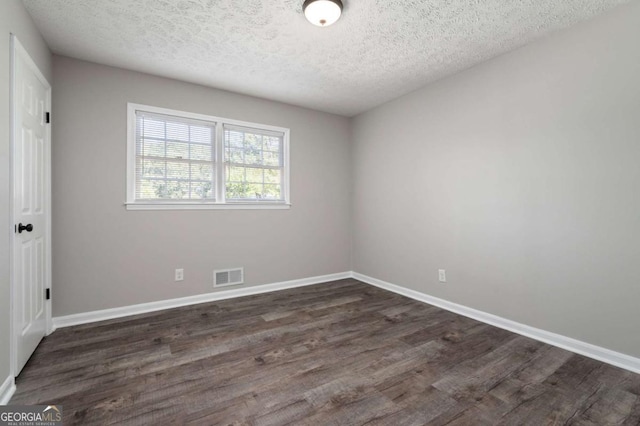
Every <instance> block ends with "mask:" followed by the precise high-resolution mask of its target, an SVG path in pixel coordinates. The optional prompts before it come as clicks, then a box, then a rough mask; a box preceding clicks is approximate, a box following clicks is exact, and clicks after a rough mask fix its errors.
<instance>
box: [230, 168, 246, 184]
mask: <svg viewBox="0 0 640 426" xmlns="http://www.w3.org/2000/svg"><path fill="white" fill-rule="evenodd" d="M226 175H227V180H229V181H233V182H244V167H227V174H226Z"/></svg>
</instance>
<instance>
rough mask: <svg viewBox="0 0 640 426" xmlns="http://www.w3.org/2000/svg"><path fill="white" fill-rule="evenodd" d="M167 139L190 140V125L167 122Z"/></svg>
mask: <svg viewBox="0 0 640 426" xmlns="http://www.w3.org/2000/svg"><path fill="white" fill-rule="evenodd" d="M167 139H168V140H176V141H189V126H188V125H187V124H183V123H172V122H170V121H169V122H167Z"/></svg>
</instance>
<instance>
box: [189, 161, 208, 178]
mask: <svg viewBox="0 0 640 426" xmlns="http://www.w3.org/2000/svg"><path fill="white" fill-rule="evenodd" d="M212 179H213V166H212V165H211V164H191V180H206V181H210V180H212Z"/></svg>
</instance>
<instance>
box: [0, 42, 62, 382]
mask: <svg viewBox="0 0 640 426" xmlns="http://www.w3.org/2000/svg"><path fill="white" fill-rule="evenodd" d="M10 50H11V52H10V57H11V59H10V63H11V89H10V93H9V98H10V101H9V102H10V117H11V118H10V125H9V132H10V138H9V139H10V155H11V160H10V165H9V185H10V194H11V195H10V198H9V209H10V213H9V217H10V218H11V223H9V224H8V225H9V226H10V227H11V229H13V227H14V226H15V223H16V222H15V219H16V218H15V211H14V208H15V205H14V204H15V203H14V200H15V193H14V182H15V175H14V173H15V167H14V165H15V161H16V158H15V144H16V128H17V127H16V124H17V123H16V105H15V103H16V102H17V93H16V84H15V81H16V78H15V77H16V76H15V71H16V70H15V68H16V54H17V53H18V52H19V53H20V55H22V57H23V59H24V60H25V62H26V63H27V65H29V67H30V68H31V70H32V71H33V72H34V73H35V75H36V77H37V78H38V80H40V82H41V83H42V84H43V86H44V87H45V89H46V91H47V98H46V107H45V109H46V110H47V111H49V112H51V84H49V82H48V81H47V79H46V78H45V76H44V75H43V74H42V72H41V71H40V69H39V68H38V66H37V65H36V63H35V62H34V61H33V59H32V58H31V55H29V52H27V50H26V49H25V48H24V47H23V46H22V44H21V43H20V41H19V40H18V37H17V36H16V35H15V34H11V43H10ZM45 138H46V141H45V149H44V177H45V180H46V184H45V188H44V191H45V193H44V204H45V210H46V211H45V223H46V228H47V229H46V233H45V238H46V240H47V241H46V245H45V251H46V255H45V271H44V281H45V282H44V285H45V288H51V124H49V125H48V126H46V130H45ZM15 243H16V233H15V232H11V249H10V250H9V277H10V278H9V280H10V300H11V308H10V316H11V318H10V321H9V323H10V327H11V335H10V336H11V337H10V339H11V340H10V348H11V374H12V376H13V377H15V376H16V373H17V358H18V353H17V351H18V344H17V342H18V341H17V335H16V330H15V323H16V315H17V312H16V309H15V307H16V306H18V303H17V300H16V297H17V291H16V287H15V286H16V280H15V273H16V271H15V265H14V264H13V262H14V260H15V254H14V249H15ZM51 291H53V289H52V290H51ZM42 297H44V295H42ZM44 309H45V319H46V334H47V335H49V334H51V332H52V331H53V322H52V321H51V299H49V300H45V305H44Z"/></svg>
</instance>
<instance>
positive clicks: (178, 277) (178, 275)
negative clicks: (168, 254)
mask: <svg viewBox="0 0 640 426" xmlns="http://www.w3.org/2000/svg"><path fill="white" fill-rule="evenodd" d="M182 280H184V269H176V281H182Z"/></svg>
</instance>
